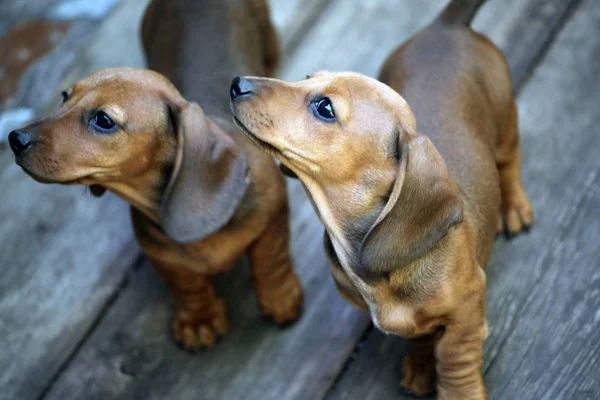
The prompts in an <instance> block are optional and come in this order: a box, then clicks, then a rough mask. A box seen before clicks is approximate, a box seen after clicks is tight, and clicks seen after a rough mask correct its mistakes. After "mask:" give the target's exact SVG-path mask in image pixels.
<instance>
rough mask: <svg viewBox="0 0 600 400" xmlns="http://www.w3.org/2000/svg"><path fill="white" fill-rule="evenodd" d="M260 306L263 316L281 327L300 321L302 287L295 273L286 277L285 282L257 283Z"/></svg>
mask: <svg viewBox="0 0 600 400" xmlns="http://www.w3.org/2000/svg"><path fill="white" fill-rule="evenodd" d="M255 287H256V292H257V295H258V304H259V307H260V310H261V312H262V314H263V315H264V316H266V317H270V318H272V319H273V321H275V323H277V324H279V325H284V324H287V323H290V322H293V321H295V320H297V319H298V317H299V316H300V314H301V311H302V303H303V297H304V296H303V294H302V286H300V282H299V281H298V277H297V276H296V274H294V272H291V271H290V273H289V274H287V275H286V278H285V280H284V281H283V282H281V281H279V282H278V283H274V282H268V281H261V282H260V283H259V282H255Z"/></svg>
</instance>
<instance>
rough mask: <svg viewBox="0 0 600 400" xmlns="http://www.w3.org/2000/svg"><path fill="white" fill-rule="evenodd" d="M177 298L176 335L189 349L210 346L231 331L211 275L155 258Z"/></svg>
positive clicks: (174, 327) (159, 269) (174, 334)
mask: <svg viewBox="0 0 600 400" xmlns="http://www.w3.org/2000/svg"><path fill="white" fill-rule="evenodd" d="M152 265H153V266H154V268H155V269H156V270H157V272H158V273H159V275H161V277H162V278H163V279H164V280H165V281H166V282H167V284H168V285H169V287H170V289H171V291H172V293H173V297H174V299H175V318H174V319H173V325H172V328H173V337H174V338H175V341H177V342H178V343H180V344H181V345H182V346H183V347H184V348H185V349H186V350H189V351H192V350H198V349H199V348H201V347H203V346H204V347H211V346H212V345H214V344H215V342H216V340H217V337H219V336H223V335H225V334H226V333H227V331H228V330H229V325H228V322H227V313H226V306H225V301H224V300H223V299H222V298H220V297H218V296H217V295H216V293H215V288H214V286H213V284H212V282H211V281H210V280H209V278H208V277H207V276H206V275H204V274H199V273H197V272H194V271H191V270H189V269H186V268H182V267H173V266H169V265H166V264H165V263H163V262H160V261H157V260H152Z"/></svg>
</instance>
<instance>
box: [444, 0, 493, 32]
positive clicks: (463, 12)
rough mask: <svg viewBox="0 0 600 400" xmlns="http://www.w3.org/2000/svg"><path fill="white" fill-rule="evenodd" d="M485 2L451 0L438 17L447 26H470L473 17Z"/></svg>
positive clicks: (477, 0)
mask: <svg viewBox="0 0 600 400" xmlns="http://www.w3.org/2000/svg"><path fill="white" fill-rule="evenodd" d="M483 3H485V0H452V1H451V2H450V4H448V6H447V7H446V9H445V10H444V11H442V13H441V14H440V16H439V17H438V20H440V21H441V22H443V23H445V24H447V25H459V24H460V25H465V26H469V25H471V21H472V20H473V17H474V16H475V14H476V13H477V10H479V7H481V5H482V4H483Z"/></svg>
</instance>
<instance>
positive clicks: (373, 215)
mask: <svg viewBox="0 0 600 400" xmlns="http://www.w3.org/2000/svg"><path fill="white" fill-rule="evenodd" d="M479 3H481V2H480V1H464V0H461V1H455V2H453V3H452V4H450V6H449V7H448V8H447V9H446V10H445V11H444V12H443V14H442V15H441V16H440V17H439V18H438V19H437V20H436V21H435V22H434V23H433V24H432V25H430V26H428V27H427V28H425V29H424V30H423V31H421V32H420V33H418V34H417V35H416V36H415V37H413V38H412V39H410V40H409V41H408V42H407V43H405V44H404V45H402V46H401V47H400V48H398V49H397V50H396V51H394V53H393V54H392V55H391V56H390V57H389V58H388V60H387V61H386V63H385V65H384V67H383V70H382V72H381V81H382V82H384V83H381V82H379V81H376V80H374V79H371V78H367V77H365V76H362V75H359V74H355V73H327V72H320V73H317V74H315V75H313V76H312V77H309V78H308V79H307V80H305V81H302V82H298V83H287V82H282V81H278V80H274V79H266V78H236V79H235V80H234V81H233V83H232V88H231V97H232V101H231V107H232V111H233V114H234V119H235V121H236V123H237V124H238V126H239V127H240V128H241V130H242V131H243V132H244V133H245V135H246V136H247V137H248V138H249V139H250V140H251V141H252V142H253V143H254V144H256V145H257V146H258V147H260V148H262V149H263V150H266V151H267V152H268V153H270V154H273V155H275V156H276V157H277V158H278V159H279V160H280V161H281V162H282V163H283V164H285V165H286V166H287V167H288V168H289V169H290V170H291V171H292V172H293V173H295V174H296V175H297V176H298V177H299V179H300V180H301V182H302V184H303V185H304V187H305V189H306V191H307V193H308V195H309V198H310V200H311V201H312V203H313V205H314V208H315V209H316V211H317V213H318V215H319V217H320V219H321V221H322V222H323V224H324V225H325V228H326V235H325V246H326V250H327V254H328V258H329V261H330V266H331V270H332V273H333V276H334V278H335V281H336V284H337V286H338V288H339V290H340V291H341V293H342V294H343V295H344V296H345V297H346V298H348V299H349V300H350V301H351V302H352V303H354V304H355V305H357V306H358V307H361V308H363V309H365V310H368V311H370V313H371V316H372V319H373V322H374V323H375V325H376V326H377V327H378V328H379V329H381V330H383V331H384V332H386V333H392V334H397V335H401V336H404V337H408V338H411V341H412V342H413V345H414V346H413V352H412V353H411V354H410V355H408V356H407V357H406V358H405V360H404V377H403V379H402V382H401V385H402V387H403V388H405V389H407V390H409V391H412V392H414V393H415V394H417V395H424V394H426V393H428V392H430V390H431V389H433V382H434V381H435V380H434V378H436V377H437V392H438V395H439V397H440V398H444V399H482V398H485V396H486V394H485V388H484V385H483V380H482V377H481V372H480V369H481V362H482V348H483V341H484V339H485V337H486V335H487V328H486V323H485V307H484V291H485V281H486V278H485V274H484V270H483V267H484V266H485V264H486V262H487V260H488V256H489V254H490V250H491V246H492V242H493V239H494V234H495V233H496V229H497V221H498V219H499V218H501V220H503V224H505V226H506V229H507V230H508V231H509V232H512V233H516V232H519V231H520V230H522V229H523V228H525V227H527V226H529V225H530V224H531V223H532V219H533V216H532V210H531V206H530V204H529V201H528V199H527V197H526V195H525V192H524V191H523V188H522V185H521V181H520V177H519V140H518V132H517V111H516V107H515V101H514V99H513V95H512V89H511V83H510V77H509V71H508V67H507V64H506V62H505V60H504V58H503V56H502V55H501V53H500V52H499V51H498V49H497V48H496V47H495V46H494V45H493V44H492V43H491V42H490V41H489V40H488V39H486V38H485V37H483V36H482V35H480V34H477V33H475V32H473V31H471V30H470V29H469V28H468V25H469V22H470V20H471V18H472V16H473V15H474V13H475V11H476V9H477V7H478V6H479ZM386 84H387V85H386ZM388 85H389V86H388ZM394 89H395V90H394ZM398 93H401V94H402V95H403V96H404V98H403V97H401V96H400V95H399V94H398ZM405 99H406V100H405ZM409 104H410V107H409ZM415 116H416V118H415ZM417 124H418V131H417ZM418 132H424V133H425V134H426V135H425V134H421V133H418ZM500 216H501V217H500Z"/></svg>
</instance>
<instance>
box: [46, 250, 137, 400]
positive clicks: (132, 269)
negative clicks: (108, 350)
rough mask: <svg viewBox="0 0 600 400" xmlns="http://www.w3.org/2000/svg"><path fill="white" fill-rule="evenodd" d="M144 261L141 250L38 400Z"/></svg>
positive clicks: (76, 352)
mask: <svg viewBox="0 0 600 400" xmlns="http://www.w3.org/2000/svg"><path fill="white" fill-rule="evenodd" d="M124 251H126V250H124ZM124 251H123V252H124ZM123 252H121V253H119V255H118V256H117V257H116V258H115V259H117V258H118V257H120V256H121V254H122V253H123ZM144 261H145V258H144V255H143V254H142V253H141V252H140V253H139V254H138V255H137V257H136V258H135V261H134V262H133V264H132V265H131V266H129V267H128V268H127V270H126V271H127V272H126V273H125V274H123V277H122V278H121V281H120V282H119V284H118V285H117V286H116V287H115V290H114V291H113V292H112V293H111V294H110V296H109V297H108V298H107V300H106V303H104V304H103V305H102V307H101V308H100V310H99V311H98V314H97V315H96V317H95V318H94V320H93V321H92V323H91V324H90V326H89V327H88V329H86V330H85V332H83V335H82V336H81V337H80V338H79V340H78V341H77V344H76V345H75V347H74V348H73V350H72V351H71V352H70V353H69V354H68V355H67V357H66V358H65V359H64V361H63V362H62V363H61V364H60V365H59V366H58V368H57V369H56V371H55V372H54V374H53V375H52V376H51V377H50V379H49V380H48V382H47V383H46V385H45V386H44V388H43V389H42V391H41V392H40V394H39V396H38V397H37V399H38V400H42V399H44V398H45V397H46V395H47V394H48V392H49V391H50V389H52V386H53V385H54V383H55V382H56V381H57V380H58V379H59V378H60V376H61V374H62V373H63V371H65V370H66V369H67V368H68V367H69V364H70V363H71V361H72V360H73V359H74V358H75V357H76V356H77V354H78V353H79V350H80V349H81V348H82V347H83V346H84V345H85V344H86V343H87V341H88V339H89V338H90V336H91V335H92V334H93V333H94V331H95V330H96V327H97V326H98V325H99V324H100V323H101V322H102V320H103V319H104V316H105V315H106V313H107V312H108V311H109V310H110V308H111V307H112V305H113V304H114V303H115V302H116V301H117V300H118V299H119V296H120V295H121V293H122V292H123V290H125V288H127V286H129V283H130V282H131V278H132V277H133V275H134V274H135V272H136V271H137V270H138V269H140V268H141V266H142V265H143V264H144Z"/></svg>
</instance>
